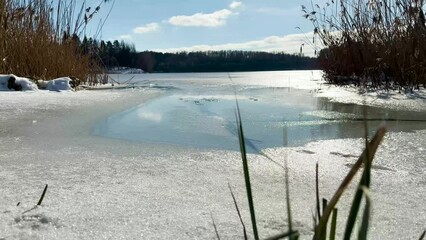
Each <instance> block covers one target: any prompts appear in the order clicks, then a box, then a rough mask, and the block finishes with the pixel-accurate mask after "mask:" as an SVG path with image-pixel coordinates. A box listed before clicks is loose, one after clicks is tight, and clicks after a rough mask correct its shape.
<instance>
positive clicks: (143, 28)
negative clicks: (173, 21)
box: [133, 23, 160, 34]
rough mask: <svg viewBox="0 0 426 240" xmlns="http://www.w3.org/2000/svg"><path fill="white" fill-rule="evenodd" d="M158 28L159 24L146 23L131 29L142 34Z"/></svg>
mask: <svg viewBox="0 0 426 240" xmlns="http://www.w3.org/2000/svg"><path fill="white" fill-rule="evenodd" d="M159 29H160V24H158V23H148V24H146V25H144V26H140V27H137V28H135V29H133V32H134V33H137V34H144V33H150V32H155V31H158V30H159Z"/></svg>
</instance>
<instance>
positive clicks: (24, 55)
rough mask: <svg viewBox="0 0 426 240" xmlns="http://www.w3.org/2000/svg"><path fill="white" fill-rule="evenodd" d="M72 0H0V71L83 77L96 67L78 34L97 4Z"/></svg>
mask: <svg viewBox="0 0 426 240" xmlns="http://www.w3.org/2000/svg"><path fill="white" fill-rule="evenodd" d="M106 2H108V1H102V2H101V3H100V4H99V5H98V6H96V7H95V8H93V9H92V8H90V7H86V2H85V1H83V3H82V5H81V6H80V5H79V6H77V4H76V1H75V0H58V1H48V0H0V73H13V74H16V75H20V76H28V77H31V78H34V79H52V78H56V77H60V76H75V77H78V78H80V79H87V78H88V76H89V75H90V74H91V73H93V69H94V67H96V63H95V61H93V60H92V59H91V58H90V56H89V55H88V54H83V53H82V51H81V50H80V48H79V44H80V43H79V41H80V40H79V37H80V36H81V35H82V34H84V33H85V29H86V27H87V25H88V23H89V22H90V20H91V19H92V18H93V15H94V14H96V13H97V12H98V11H99V10H100V8H101V6H102V5H103V4H105V3H106Z"/></svg>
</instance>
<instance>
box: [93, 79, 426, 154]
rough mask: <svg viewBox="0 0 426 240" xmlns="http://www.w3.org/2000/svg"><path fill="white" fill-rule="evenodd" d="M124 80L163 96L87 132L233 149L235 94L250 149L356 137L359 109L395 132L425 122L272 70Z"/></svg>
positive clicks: (419, 115) (411, 113) (420, 116)
mask: <svg viewBox="0 0 426 240" xmlns="http://www.w3.org/2000/svg"><path fill="white" fill-rule="evenodd" d="M112 76H113V78H114V79H126V78H127V79H128V78H129V76H126V75H121V76H120V75H112ZM315 77H318V76H314V75H313V73H311V78H312V79H313V78H315ZM234 79H235V80H234ZM132 81H133V82H135V86H136V87H137V86H139V87H141V86H143V87H151V88H158V89H161V90H162V91H163V94H164V95H163V96H162V97H159V98H156V99H153V100H151V101H149V102H146V103H143V104H141V105H139V106H137V107H133V108H131V109H128V110H126V111H124V112H121V113H118V114H115V115H113V116H109V117H108V118H106V119H104V120H102V122H100V123H99V124H98V125H96V126H95V127H94V130H93V133H94V134H95V135H98V136H104V137H111V138H116V139H123V140H129V141H140V142H152V143H168V144H178V145H186V146H193V147H200V148H211V149H223V150H235V151H238V149H239V146H238V141H237V139H238V138H237V131H236V124H235V122H236V120H235V109H236V101H235V99H236V98H237V99H238V101H239V106H240V111H241V115H242V119H243V125H244V127H245V128H244V130H245V136H246V143H247V144H248V151H250V152H254V153H255V152H257V150H261V149H266V148H274V147H283V146H293V147H294V146H302V145H305V144H307V143H309V142H313V141H318V140H327V139H342V138H360V137H363V136H364V130H363V129H364V121H363V119H364V111H365V112H366V118H367V119H368V120H369V121H367V122H368V125H369V127H370V130H371V131H370V132H371V133H373V132H374V130H375V129H376V128H377V127H378V126H379V125H380V124H383V123H386V124H387V126H388V129H389V130H390V131H396V132H399V131H413V130H421V129H426V113H425V112H416V111H405V110H395V109H394V110H392V109H388V108H380V107H371V106H369V107H362V106H360V105H356V104H343V103H339V102H332V101H329V100H328V99H327V98H318V97H315V96H314V94H315V91H316V89H315V88H311V89H310V90H308V89H295V88H291V87H283V86H281V85H282V83H279V82H285V83H287V84H288V83H289V82H290V83H291V82H293V84H297V79H291V78H289V77H287V78H286V77H283V75H279V74H277V72H269V73H233V74H232V76H228V74H227V73H195V74H141V75H134V78H133V80H132ZM277 83H279V84H277Z"/></svg>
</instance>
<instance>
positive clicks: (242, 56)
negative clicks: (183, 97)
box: [80, 37, 318, 72]
mask: <svg viewBox="0 0 426 240" xmlns="http://www.w3.org/2000/svg"><path fill="white" fill-rule="evenodd" d="M80 47H81V49H82V51H83V53H85V54H90V55H91V56H92V58H93V59H94V60H97V61H98V62H99V65H100V66H101V67H103V68H104V69H113V68H117V67H129V68H140V69H142V70H144V71H145V72H233V71H274V70H306V69H317V68H318V65H317V60H316V58H310V57H305V56H303V55H301V54H287V53H283V52H273V53H270V52H259V51H235V50H226V51H203V52H201V51H199V52H178V53H162V52H153V51H143V52H138V51H136V49H135V46H134V45H133V44H129V43H126V42H124V41H118V40H114V41H103V40H102V41H97V40H94V39H91V38H86V37H85V38H83V40H81V41H80Z"/></svg>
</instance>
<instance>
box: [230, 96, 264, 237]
mask: <svg viewBox="0 0 426 240" xmlns="http://www.w3.org/2000/svg"><path fill="white" fill-rule="evenodd" d="M235 101H236V106H237V109H236V112H235V115H236V119H237V131H238V139H239V143H240V152H241V159H242V161H243V170H244V180H245V183H246V190H247V199H248V203H249V208H250V217H251V223H252V227H253V236H254V239H255V240H258V239H259V234H258V232H257V224H256V214H255V210H254V202H253V195H252V191H251V183H250V172H249V167H248V161H247V152H246V147H245V141H244V131H243V125H242V122H241V113H240V107H239V105H238V99H235Z"/></svg>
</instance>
